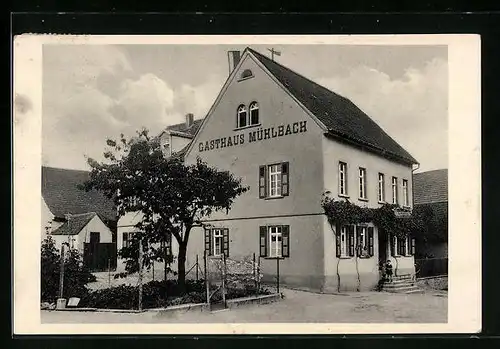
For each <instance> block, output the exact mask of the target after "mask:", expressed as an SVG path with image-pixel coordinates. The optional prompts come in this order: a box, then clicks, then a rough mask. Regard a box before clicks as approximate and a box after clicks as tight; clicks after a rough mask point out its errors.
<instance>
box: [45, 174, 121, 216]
mask: <svg viewBox="0 0 500 349" xmlns="http://www.w3.org/2000/svg"><path fill="white" fill-rule="evenodd" d="M88 179H89V172H88V171H80V170H68V169H62V168H53V167H45V166H44V167H42V196H43V199H44V200H45V203H46V204H47V206H48V208H49V210H50V212H52V214H53V215H54V216H55V217H56V218H60V219H64V218H65V215H67V214H81V213H88V212H96V213H98V214H99V215H101V216H102V217H103V218H104V219H105V220H109V221H116V220H117V217H116V215H117V212H116V207H115V205H114V203H113V200H111V199H108V198H107V197H106V196H104V194H102V193H100V192H98V191H95V190H92V191H89V192H86V191H85V190H81V189H79V188H78V185H80V184H83V183H84V182H85V181H86V180H88Z"/></svg>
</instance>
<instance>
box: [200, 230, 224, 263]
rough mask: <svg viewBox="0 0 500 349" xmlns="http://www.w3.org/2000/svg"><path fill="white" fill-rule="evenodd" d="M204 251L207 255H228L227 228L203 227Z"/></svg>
mask: <svg viewBox="0 0 500 349" xmlns="http://www.w3.org/2000/svg"><path fill="white" fill-rule="evenodd" d="M205 252H206V253H207V255H209V256H222V255H224V256H226V257H229V229H227V228H205Z"/></svg>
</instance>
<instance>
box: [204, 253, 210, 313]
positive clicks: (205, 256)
mask: <svg viewBox="0 0 500 349" xmlns="http://www.w3.org/2000/svg"><path fill="white" fill-rule="evenodd" d="M203 265H204V268H205V270H204V272H205V288H206V291H207V304H210V285H209V284H208V270H207V251H206V250H205V251H204V252H203Z"/></svg>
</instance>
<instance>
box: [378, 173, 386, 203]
mask: <svg viewBox="0 0 500 349" xmlns="http://www.w3.org/2000/svg"><path fill="white" fill-rule="evenodd" d="M378 202H385V176H384V174H383V173H379V174H378Z"/></svg>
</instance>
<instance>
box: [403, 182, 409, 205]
mask: <svg viewBox="0 0 500 349" xmlns="http://www.w3.org/2000/svg"><path fill="white" fill-rule="evenodd" d="M409 201H410V200H409V198H408V180H407V179H403V206H410V203H409Z"/></svg>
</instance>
